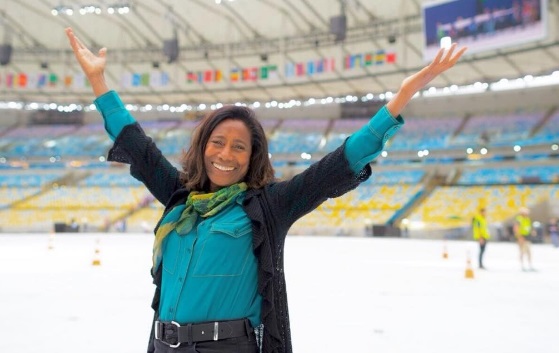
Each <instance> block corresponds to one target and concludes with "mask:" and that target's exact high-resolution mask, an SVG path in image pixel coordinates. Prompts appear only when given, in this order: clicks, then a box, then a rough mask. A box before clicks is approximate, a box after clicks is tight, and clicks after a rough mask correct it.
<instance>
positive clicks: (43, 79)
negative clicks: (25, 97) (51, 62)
mask: <svg viewBox="0 0 559 353" xmlns="http://www.w3.org/2000/svg"><path fill="white" fill-rule="evenodd" d="M46 85H47V75H45V74H39V77H38V78H37V87H38V88H43V87H45V86H46Z"/></svg>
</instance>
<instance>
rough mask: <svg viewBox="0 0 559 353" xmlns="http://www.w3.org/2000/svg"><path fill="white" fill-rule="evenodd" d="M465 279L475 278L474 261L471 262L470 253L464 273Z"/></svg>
mask: <svg viewBox="0 0 559 353" xmlns="http://www.w3.org/2000/svg"><path fill="white" fill-rule="evenodd" d="M464 277H465V278H468V279H473V278H474V270H473V269H472V261H471V260H470V252H468V255H467V258H466V272H465V273H464Z"/></svg>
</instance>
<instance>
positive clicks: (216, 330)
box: [214, 321, 219, 341]
mask: <svg viewBox="0 0 559 353" xmlns="http://www.w3.org/2000/svg"><path fill="white" fill-rule="evenodd" d="M218 339H219V322H217V321H215V322H214V341H217V340H218Z"/></svg>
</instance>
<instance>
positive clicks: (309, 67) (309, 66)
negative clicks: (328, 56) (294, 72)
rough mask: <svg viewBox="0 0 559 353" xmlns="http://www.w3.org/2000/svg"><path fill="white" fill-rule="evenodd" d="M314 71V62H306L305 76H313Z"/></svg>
mask: <svg viewBox="0 0 559 353" xmlns="http://www.w3.org/2000/svg"><path fill="white" fill-rule="evenodd" d="M314 73H315V70H314V60H311V61H308V62H307V74H308V75H311V76H312V75H314Z"/></svg>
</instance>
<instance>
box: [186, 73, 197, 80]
mask: <svg viewBox="0 0 559 353" xmlns="http://www.w3.org/2000/svg"><path fill="white" fill-rule="evenodd" d="M197 80H198V77H197V76H196V73H195V72H192V71H188V72H187V73H186V81H187V82H188V83H194V82H196V81H197Z"/></svg>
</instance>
